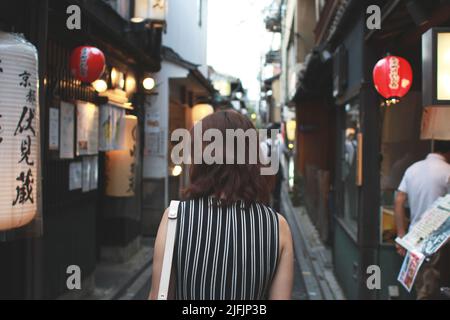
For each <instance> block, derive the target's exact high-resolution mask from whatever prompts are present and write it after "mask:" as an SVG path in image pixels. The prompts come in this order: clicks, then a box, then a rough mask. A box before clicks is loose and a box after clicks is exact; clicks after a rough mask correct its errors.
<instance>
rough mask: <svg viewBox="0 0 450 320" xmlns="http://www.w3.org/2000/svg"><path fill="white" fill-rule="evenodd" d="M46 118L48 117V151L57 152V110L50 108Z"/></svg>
mask: <svg viewBox="0 0 450 320" xmlns="http://www.w3.org/2000/svg"><path fill="white" fill-rule="evenodd" d="M48 117H49V121H48V122H49V123H48V124H49V130H48V131H49V134H48V148H49V149H50V150H58V148H59V110H58V109H56V108H50V110H49V116H48Z"/></svg>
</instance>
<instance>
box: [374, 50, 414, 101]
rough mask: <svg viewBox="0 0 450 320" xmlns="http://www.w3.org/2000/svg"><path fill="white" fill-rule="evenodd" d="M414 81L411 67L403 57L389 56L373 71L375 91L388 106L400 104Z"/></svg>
mask: <svg viewBox="0 0 450 320" xmlns="http://www.w3.org/2000/svg"><path fill="white" fill-rule="evenodd" d="M412 81H413V72H412V68H411V65H410V64H409V62H408V61H406V60H405V59H404V58H402V57H397V56H390V55H389V56H387V57H385V58H383V59H381V60H380V61H378V62H377V64H376V65H375V67H374V69H373V82H374V84H375V89H377V91H378V93H379V94H381V95H382V96H383V97H384V98H385V99H386V103H387V105H391V104H395V103H398V102H399V101H400V98H402V97H404V96H405V95H406V94H407V93H408V91H409V89H410V88H411V85H412Z"/></svg>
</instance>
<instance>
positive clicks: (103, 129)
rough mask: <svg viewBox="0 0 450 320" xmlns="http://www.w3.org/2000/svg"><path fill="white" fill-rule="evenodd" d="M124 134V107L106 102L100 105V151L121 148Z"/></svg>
mask: <svg viewBox="0 0 450 320" xmlns="http://www.w3.org/2000/svg"><path fill="white" fill-rule="evenodd" d="M124 134H125V109H123V108H118V107H115V106H112V105H110V104H106V105H103V106H101V107H100V142H99V149H100V151H111V150H119V149H122V147H123V144H124Z"/></svg>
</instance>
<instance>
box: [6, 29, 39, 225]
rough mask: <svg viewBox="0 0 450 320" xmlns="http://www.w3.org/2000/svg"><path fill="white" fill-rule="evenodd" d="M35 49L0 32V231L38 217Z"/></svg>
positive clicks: (15, 37) (37, 126)
mask: <svg viewBox="0 0 450 320" xmlns="http://www.w3.org/2000/svg"><path fill="white" fill-rule="evenodd" d="M37 68H38V57H37V50H36V48H35V47H34V46H33V45H32V44H30V43H29V42H27V41H26V40H25V39H24V38H22V37H21V36H19V35H16V34H11V33H4V32H0V155H1V157H0V231H5V230H11V229H16V228H20V227H22V226H25V225H26V224H28V223H29V222H31V221H32V220H33V219H34V218H35V217H36V215H37V213H38V208H39V206H38V203H39V197H40V196H39V194H40V183H39V181H40V172H39V166H40V163H39V158H40V156H39V153H40V152H39V149H40V140H39V100H38V79H39V78H38V69H37Z"/></svg>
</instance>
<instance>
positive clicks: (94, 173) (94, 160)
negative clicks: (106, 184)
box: [89, 156, 98, 191]
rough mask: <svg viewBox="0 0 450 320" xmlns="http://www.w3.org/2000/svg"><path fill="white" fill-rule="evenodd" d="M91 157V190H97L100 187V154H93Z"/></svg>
mask: <svg viewBox="0 0 450 320" xmlns="http://www.w3.org/2000/svg"><path fill="white" fill-rule="evenodd" d="M89 158H90V162H91V164H90V169H91V172H90V174H91V176H90V178H89V191H92V190H96V189H97V188H98V156H92V157H89Z"/></svg>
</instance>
